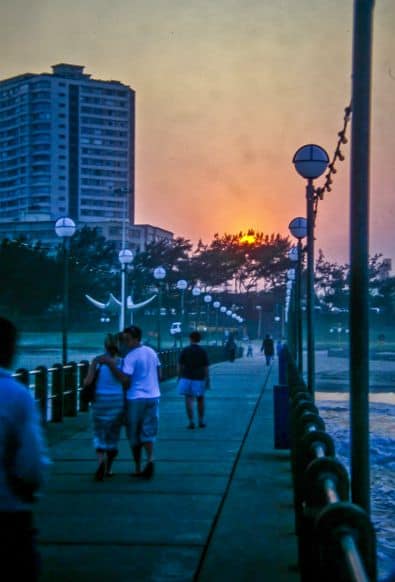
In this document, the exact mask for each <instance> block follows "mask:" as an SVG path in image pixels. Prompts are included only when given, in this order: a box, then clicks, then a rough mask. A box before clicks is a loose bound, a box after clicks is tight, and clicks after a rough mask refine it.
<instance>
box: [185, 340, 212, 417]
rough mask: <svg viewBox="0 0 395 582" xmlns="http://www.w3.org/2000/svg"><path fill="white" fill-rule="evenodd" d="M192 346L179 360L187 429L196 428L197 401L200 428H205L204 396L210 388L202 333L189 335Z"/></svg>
mask: <svg viewBox="0 0 395 582" xmlns="http://www.w3.org/2000/svg"><path fill="white" fill-rule="evenodd" d="M189 339H190V342H191V343H190V345H189V346H187V347H186V348H184V349H183V350H182V351H181V354H180V357H179V360H178V376H179V381H178V392H179V394H181V395H183V396H185V409H186V413H187V417H188V420H189V424H188V426H187V428H190V429H193V428H195V422H194V420H193V402H194V400H195V398H196V400H197V412H198V422H199V427H200V428H205V427H206V423H205V420H204V412H205V402H204V394H205V391H206V390H207V389H208V388H209V382H210V379H209V373H208V369H209V361H208V356H207V352H206V350H205V349H204V348H202V347H201V346H200V345H199V342H200V340H201V336H200V333H199V332H198V331H193V332H191V333H190V335H189Z"/></svg>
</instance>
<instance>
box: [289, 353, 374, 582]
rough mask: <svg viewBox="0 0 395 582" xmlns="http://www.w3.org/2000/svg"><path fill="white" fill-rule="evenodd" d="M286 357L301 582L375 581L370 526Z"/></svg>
mask: <svg viewBox="0 0 395 582" xmlns="http://www.w3.org/2000/svg"><path fill="white" fill-rule="evenodd" d="M285 350H286V348H285ZM285 355H286V357H285V359H284V360H285V362H286V372H287V373H286V376H287V385H288V387H289V407H290V410H289V413H290V414H289V416H290V441H291V465H292V475H293V484H294V508H295V528H296V534H297V538H298V557H299V570H300V576H301V580H302V582H313V581H314V582H316V581H317V580H320V581H321V582H329V581H333V580H336V582H375V581H376V580H377V568H376V538H375V532H374V528H373V525H372V522H371V521H370V519H369V516H368V514H367V513H366V511H365V510H363V509H362V508H361V507H360V506H358V505H356V504H353V503H350V483H349V476H348V472H347V469H346V468H345V467H344V465H343V464H342V463H341V462H340V461H339V460H338V459H337V458H336V455H335V444H334V442H333V439H332V438H331V437H330V435H329V434H328V433H327V432H326V430H325V423H324V421H323V419H322V418H321V416H320V415H319V411H318V409H317V407H316V406H315V404H314V401H313V398H312V395H311V393H310V392H309V391H308V389H307V386H306V384H305V383H304V381H303V379H302V378H301V376H300V375H299V373H298V370H297V367H296V364H295V362H294V361H293V360H292V358H291V357H290V354H289V352H288V351H287V350H286V351H285ZM282 373H283V372H282ZM283 381H284V373H283Z"/></svg>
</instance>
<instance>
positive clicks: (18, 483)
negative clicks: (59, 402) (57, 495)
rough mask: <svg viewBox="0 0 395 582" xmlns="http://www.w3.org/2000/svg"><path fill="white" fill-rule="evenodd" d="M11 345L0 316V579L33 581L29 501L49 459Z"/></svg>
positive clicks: (10, 329)
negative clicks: (15, 374) (14, 367)
mask: <svg viewBox="0 0 395 582" xmlns="http://www.w3.org/2000/svg"><path fill="white" fill-rule="evenodd" d="M16 342H17V331H16V328H15V326H14V325H13V323H11V322H10V321H9V320H8V319H5V318H3V317H0V572H1V579H2V580H23V581H24V582H25V581H28V582H33V581H34V582H35V581H36V580H38V579H39V571H40V567H39V563H40V556H39V553H38V551H37V547H36V530H35V528H34V524H33V503H34V501H35V500H36V497H35V495H36V493H37V492H38V490H39V489H40V487H42V485H43V481H44V476H45V467H46V465H48V458H47V455H46V447H45V445H44V440H43V435H42V429H41V426H40V421H39V417H38V414H37V410H36V406H35V403H34V400H33V397H32V396H31V394H30V392H29V390H28V389H27V388H26V387H25V386H24V385H22V384H21V383H19V382H17V381H16V380H15V379H13V378H12V375H11V372H10V368H11V365H12V361H13V358H14V355H15V350H16Z"/></svg>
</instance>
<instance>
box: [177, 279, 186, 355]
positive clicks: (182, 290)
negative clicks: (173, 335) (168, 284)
mask: <svg viewBox="0 0 395 582" xmlns="http://www.w3.org/2000/svg"><path fill="white" fill-rule="evenodd" d="M176 287H177V289H178V290H179V292H180V302H181V305H180V316H181V317H180V319H181V338H180V344H181V347H182V336H183V329H184V319H185V308H184V293H185V289H186V288H187V287H188V283H187V281H185V279H179V280H178V281H177V283H176Z"/></svg>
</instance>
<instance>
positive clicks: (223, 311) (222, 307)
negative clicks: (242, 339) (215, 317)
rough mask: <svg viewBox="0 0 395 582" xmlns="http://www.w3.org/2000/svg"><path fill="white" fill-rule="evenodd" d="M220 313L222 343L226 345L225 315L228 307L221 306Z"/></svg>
mask: <svg viewBox="0 0 395 582" xmlns="http://www.w3.org/2000/svg"><path fill="white" fill-rule="evenodd" d="M219 310H220V312H221V313H222V318H221V320H222V343H224V337H225V315H226V307H225V305H221V307H220V308H219Z"/></svg>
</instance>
